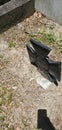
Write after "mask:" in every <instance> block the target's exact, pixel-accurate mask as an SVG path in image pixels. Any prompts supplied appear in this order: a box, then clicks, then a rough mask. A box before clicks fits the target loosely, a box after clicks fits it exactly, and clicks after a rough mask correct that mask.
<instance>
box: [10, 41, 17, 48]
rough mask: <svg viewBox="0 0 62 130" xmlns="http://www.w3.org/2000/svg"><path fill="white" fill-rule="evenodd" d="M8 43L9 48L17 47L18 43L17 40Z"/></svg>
mask: <svg viewBox="0 0 62 130" xmlns="http://www.w3.org/2000/svg"><path fill="white" fill-rule="evenodd" d="M8 45H9V48H12V47H16V43H15V42H9V43H8Z"/></svg>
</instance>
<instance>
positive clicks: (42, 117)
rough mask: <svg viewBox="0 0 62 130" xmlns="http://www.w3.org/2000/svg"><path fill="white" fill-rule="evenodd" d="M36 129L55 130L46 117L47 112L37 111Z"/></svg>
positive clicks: (43, 110)
mask: <svg viewBox="0 0 62 130" xmlns="http://www.w3.org/2000/svg"><path fill="white" fill-rule="evenodd" d="M37 128H38V129H42V130H56V129H55V128H54V126H53V124H52V123H51V121H50V119H49V118H48V117H47V110H45V109H39V110H38V121H37Z"/></svg>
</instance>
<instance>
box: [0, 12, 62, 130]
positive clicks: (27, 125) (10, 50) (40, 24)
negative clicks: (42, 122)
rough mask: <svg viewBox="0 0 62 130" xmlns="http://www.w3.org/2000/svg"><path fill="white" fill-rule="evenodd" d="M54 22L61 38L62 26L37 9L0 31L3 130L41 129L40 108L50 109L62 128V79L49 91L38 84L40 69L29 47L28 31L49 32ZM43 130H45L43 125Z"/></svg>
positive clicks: (49, 113) (57, 128)
mask: <svg viewBox="0 0 62 130" xmlns="http://www.w3.org/2000/svg"><path fill="white" fill-rule="evenodd" d="M52 25H53V26H54V32H55V34H56V36H57V37H58V35H59V33H62V26H60V25H58V24H56V23H54V22H53V21H51V20H48V19H47V18H46V17H44V16H43V15H42V14H41V13H39V12H35V13H34V14H33V15H32V16H30V17H29V18H27V19H25V20H24V21H23V22H21V23H18V24H17V25H16V26H13V27H11V28H10V29H8V30H7V31H5V32H4V33H2V34H0V130H36V129H39V128H37V121H38V110H39V109H40V110H41V111H42V110H43V109H46V111H47V117H48V118H49V120H50V122H51V123H52V124H53V126H54V128H55V130H62V80H61V81H60V82H59V85H58V87H57V86H55V85H54V84H53V83H52V84H51V86H50V87H49V88H48V89H46V90H44V89H43V88H42V87H41V86H40V85H38V84H37V82H36V77H37V76H38V75H39V72H38V71H37V69H36V68H35V67H34V66H33V65H31V64H30V61H29V56H28V52H27V49H26V44H27V43H29V39H30V37H31V36H30V35H28V34H27V33H26V32H28V33H35V34H36V33H38V32H39V31H41V30H43V29H44V27H46V26H47V30H46V31H47V32H48V28H49V27H51V26H52ZM10 43H12V46H11V47H10V46H9V45H10ZM14 43H16V45H15V46H13V44H14ZM47 45H49V44H47ZM49 46H50V47H51V48H52V49H53V51H52V52H51V54H50V56H51V57H52V58H53V59H54V60H55V59H56V60H59V61H62V54H61V53H59V52H58V50H57V49H56V47H54V46H51V45H49ZM41 130H44V129H42V126H41ZM45 130H47V129H45ZM49 130H50V129H49Z"/></svg>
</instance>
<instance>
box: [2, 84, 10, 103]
mask: <svg viewBox="0 0 62 130" xmlns="http://www.w3.org/2000/svg"><path fill="white" fill-rule="evenodd" d="M11 101H12V89H9V90H8V89H7V86H1V87H0V105H8V104H10V103H11Z"/></svg>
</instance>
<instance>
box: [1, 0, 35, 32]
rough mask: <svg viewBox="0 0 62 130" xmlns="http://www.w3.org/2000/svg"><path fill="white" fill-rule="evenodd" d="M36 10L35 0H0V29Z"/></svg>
mask: <svg viewBox="0 0 62 130" xmlns="http://www.w3.org/2000/svg"><path fill="white" fill-rule="evenodd" d="M33 12H34V0H0V30H1V29H2V27H4V26H6V25H9V24H12V23H16V22H17V20H19V19H20V20H23V19H24V18H26V17H29V16H30V15H32V14H33Z"/></svg>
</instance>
